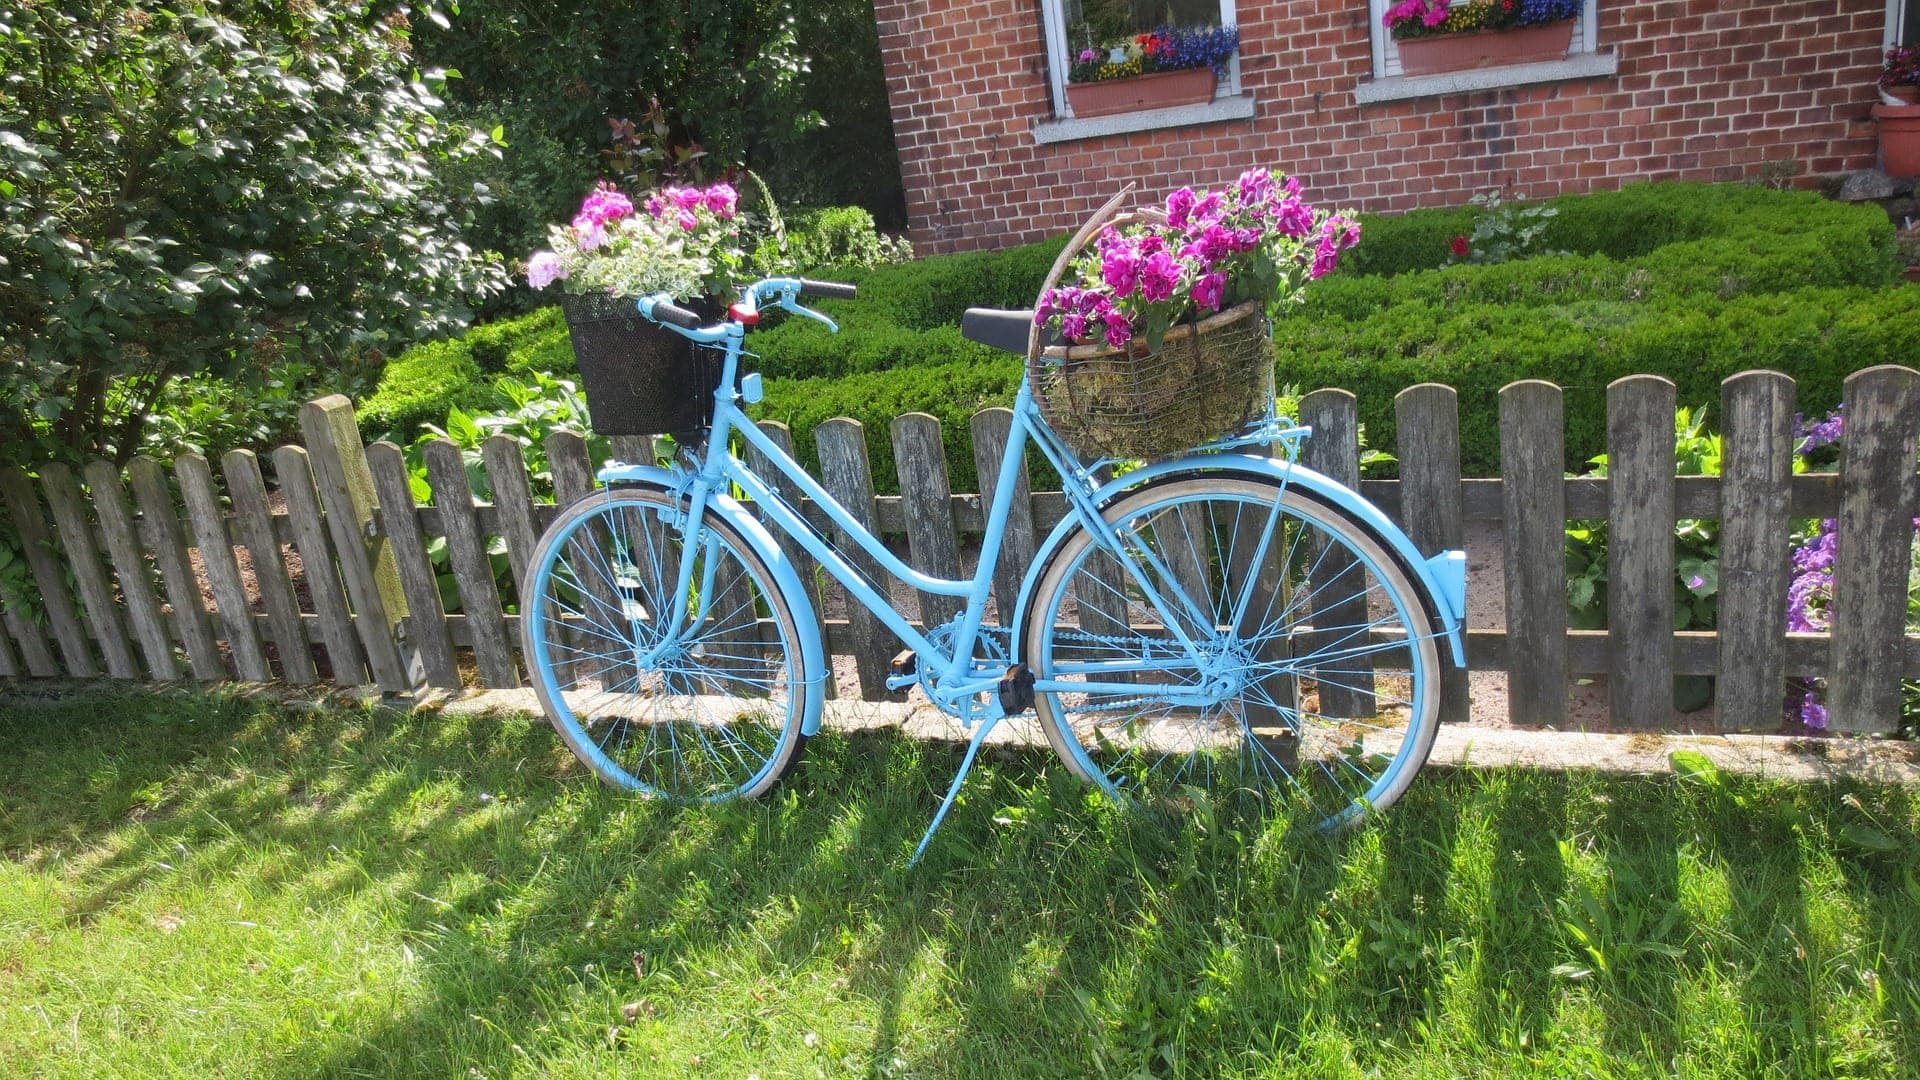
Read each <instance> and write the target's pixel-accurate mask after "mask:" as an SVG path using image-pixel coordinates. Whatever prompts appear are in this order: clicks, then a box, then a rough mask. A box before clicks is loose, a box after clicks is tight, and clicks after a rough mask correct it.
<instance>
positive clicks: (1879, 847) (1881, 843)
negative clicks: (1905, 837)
mask: <svg viewBox="0 0 1920 1080" xmlns="http://www.w3.org/2000/svg"><path fill="white" fill-rule="evenodd" d="M1840 839H1842V840H1844V841H1846V842H1847V843H1848V844H1851V845H1853V846H1854V847H1857V848H1861V849H1864V850H1866V851H1883V852H1884V851H1899V850H1900V847H1901V844H1900V841H1898V840H1895V839H1894V838H1893V837H1891V836H1888V835H1887V834H1886V833H1884V832H1881V831H1880V830H1879V829H1875V828H1873V827H1871V826H1867V825H1849V826H1847V827H1846V828H1844V829H1842V830H1840Z"/></svg>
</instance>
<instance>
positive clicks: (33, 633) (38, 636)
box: [0, 603, 60, 679]
mask: <svg viewBox="0 0 1920 1080" xmlns="http://www.w3.org/2000/svg"><path fill="white" fill-rule="evenodd" d="M0 624H5V626H6V628H7V635H8V636H9V637H11V638H13V641H14V644H16V645H18V646H19V647H20V664H21V666H22V667H24V668H25V669H26V673H27V674H28V675H31V676H33V677H34V678H36V679H51V678H54V677H55V676H57V675H59V674H60V665H59V663H57V662H56V661H55V660H54V658H53V647H52V646H50V645H49V644H47V635H46V633H45V632H44V631H42V630H41V629H40V624H39V623H38V622H36V621H35V616H33V615H32V614H30V613H28V612H25V611H15V610H14V609H13V608H11V607H8V606H6V605H5V604H3V603H0Z"/></svg>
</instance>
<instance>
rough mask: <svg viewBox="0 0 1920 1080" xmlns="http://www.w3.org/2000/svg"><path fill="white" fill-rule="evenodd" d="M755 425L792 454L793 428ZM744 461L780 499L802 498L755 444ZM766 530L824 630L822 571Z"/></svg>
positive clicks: (793, 502) (829, 688)
mask: <svg viewBox="0 0 1920 1080" xmlns="http://www.w3.org/2000/svg"><path fill="white" fill-rule="evenodd" d="M759 427H760V430H761V431H762V432H763V433H765V435H766V436H767V438H768V439H770V440H772V442H773V444H774V445H775V446H777V447H779V448H780V451H781V452H782V453H784V454H786V455H787V456H788V457H792V456H793V432H791V431H789V430H787V425H785V424H783V423H781V422H780V421H778V420H762V421H760V424H759ZM747 463H748V464H749V465H750V466H751V467H752V468H753V471H754V472H756V473H758V474H759V475H760V478H761V479H762V480H765V481H766V482H767V483H768V484H770V485H772V486H773V490H774V492H775V493H776V494H778V495H779V496H780V499H781V501H782V502H785V503H786V504H787V505H788V506H793V507H798V506H799V505H800V504H801V502H802V501H803V500H802V499H801V497H800V486H799V485H798V484H795V483H794V482H793V481H792V480H790V479H788V477H787V475H786V474H785V473H782V472H781V471H780V470H779V469H776V468H774V466H773V463H772V462H771V461H768V460H767V457H766V455H765V454H762V453H761V452H760V450H759V448H758V447H755V446H753V445H751V444H749V445H748V447H747ZM768 531H770V532H772V533H773V536H774V539H775V540H777V541H779V543H780V550H781V551H783V552H785V553H786V556H787V558H788V559H789V560H790V561H791V562H792V563H793V569H794V573H796V574H798V575H799V577H800V587H801V588H802V589H804V590H806V594H807V602H808V603H809V604H811V605H812V606H813V619H814V625H815V626H816V627H818V628H819V629H820V630H821V632H822V633H823V634H824V632H825V628H826V625H827V605H826V599H827V587H826V583H825V582H824V581H822V580H821V579H822V578H824V577H825V576H826V575H825V574H823V573H822V572H821V570H820V563H819V562H818V561H817V560H815V559H814V557H813V556H812V555H810V554H808V553H807V550H806V549H805V548H803V547H801V546H800V545H799V544H798V543H797V542H795V541H794V539H793V538H792V537H790V536H787V535H786V534H784V533H782V532H781V531H780V530H778V529H774V528H772V527H771V526H769V527H768ZM832 588H833V589H834V591H835V592H840V593H841V594H842V595H844V590H841V589H840V587H839V583H837V582H835V583H834V584H833V586H832ZM823 640H824V638H823ZM826 693H827V696H828V697H835V696H837V694H838V688H837V687H835V686H834V681H833V679H832V678H828V679H827V683H826Z"/></svg>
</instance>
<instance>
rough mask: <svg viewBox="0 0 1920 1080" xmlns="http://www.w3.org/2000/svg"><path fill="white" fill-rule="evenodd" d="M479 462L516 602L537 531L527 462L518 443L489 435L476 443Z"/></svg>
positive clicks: (526, 571)
mask: <svg viewBox="0 0 1920 1080" xmlns="http://www.w3.org/2000/svg"><path fill="white" fill-rule="evenodd" d="M480 459H481V461H482V462H483V463H484V464H485V465H486V468H487V486H488V487H490V488H492V489H493V506H494V509H495V511H496V512H497V514H498V517H499V521H500V536H501V538H502V539H504V540H505V541H506V542H507V563H508V565H510V566H512V567H513V584H514V592H513V595H514V597H515V598H516V600H515V602H516V603H517V602H518V599H517V598H518V597H519V595H520V592H521V591H522V590H523V589H525V588H526V586H527V577H528V575H529V574H530V572H531V571H530V570H529V569H528V568H529V567H530V566H531V564H532V562H533V545H534V542H535V541H536V540H538V539H539V538H540V530H539V529H537V528H535V527H534V524H533V491H532V489H531V487H530V486H529V485H528V481H527V459H526V457H525V456H524V455H522V454H521V452H520V444H519V443H518V442H517V441H515V440H514V438H513V437H512V436H510V435H493V436H489V437H488V438H487V441H486V442H484V443H482V444H480Z"/></svg>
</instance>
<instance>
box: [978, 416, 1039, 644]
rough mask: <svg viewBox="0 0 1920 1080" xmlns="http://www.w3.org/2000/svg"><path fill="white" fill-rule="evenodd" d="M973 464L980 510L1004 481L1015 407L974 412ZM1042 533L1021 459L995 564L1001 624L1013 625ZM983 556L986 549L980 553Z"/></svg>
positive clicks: (991, 498) (1024, 466)
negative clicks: (1003, 463)
mask: <svg viewBox="0 0 1920 1080" xmlns="http://www.w3.org/2000/svg"><path fill="white" fill-rule="evenodd" d="M972 428H973V464H974V468H975V470H976V472H977V475H978V476H979V477H980V511H981V513H982V514H984V513H986V511H987V510H988V509H989V508H990V507H992V506H993V499H994V496H995V495H996V494H998V490H997V485H998V484H999V482H1000V464H1001V461H1002V460H1003V459H1004V458H1005V457H1006V456H1007V440H1008V439H1009V438H1011V437H1012V434H1013V410H1011V409H1001V408H992V409H981V410H980V411H979V412H977V413H974V414H973V423H972ZM1038 544H1039V536H1038V534H1037V532H1036V530H1035V528H1034V524H1033V487H1032V484H1031V483H1030V481H1029V480H1028V478H1027V463H1026V461H1025V460H1024V458H1023V460H1021V461H1020V462H1019V464H1018V465H1017V466H1016V471H1015V473H1014V477H1013V502H1012V503H1011V504H1009V505H1008V508H1007V529H1006V535H1005V537H1004V538H1003V539H1002V540H1001V541H1000V556H999V561H998V562H996V563H995V564H994V567H993V598H994V602H995V603H996V604H997V605H998V614H999V618H1000V625H1002V626H1011V625H1012V624H1013V609H1014V607H1015V606H1016V605H1017V604H1018V603H1019V601H1020V581H1021V579H1022V578H1023V577H1025V576H1026V572H1027V567H1028V566H1030V565H1032V564H1033V553H1034V549H1035V548H1036V547H1037V546H1038ZM980 555H981V557H982V558H985V557H986V552H984V551H982V552H981V553H980Z"/></svg>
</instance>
